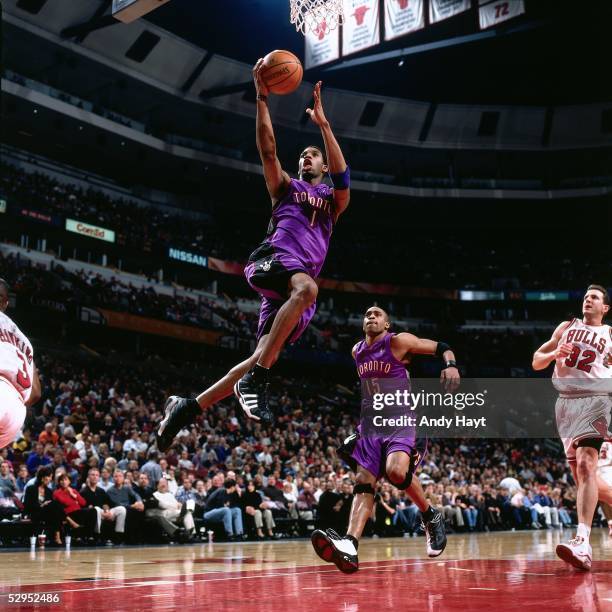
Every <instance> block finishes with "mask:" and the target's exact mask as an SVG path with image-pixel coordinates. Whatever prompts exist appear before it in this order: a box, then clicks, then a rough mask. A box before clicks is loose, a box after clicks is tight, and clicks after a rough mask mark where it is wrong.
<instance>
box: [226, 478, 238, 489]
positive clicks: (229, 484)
mask: <svg viewBox="0 0 612 612" xmlns="http://www.w3.org/2000/svg"><path fill="white" fill-rule="evenodd" d="M223 486H224V487H225V488H226V489H231V488H232V487H235V486H236V481H235V480H234V479H233V478H228V479H227V480H226V481H225V483H224V484H223Z"/></svg>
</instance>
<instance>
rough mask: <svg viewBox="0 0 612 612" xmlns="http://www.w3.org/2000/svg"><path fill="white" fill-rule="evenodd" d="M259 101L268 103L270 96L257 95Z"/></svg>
mask: <svg viewBox="0 0 612 612" xmlns="http://www.w3.org/2000/svg"><path fill="white" fill-rule="evenodd" d="M257 99H258V100H259V101H260V102H267V100H268V96H264V95H263V94H257Z"/></svg>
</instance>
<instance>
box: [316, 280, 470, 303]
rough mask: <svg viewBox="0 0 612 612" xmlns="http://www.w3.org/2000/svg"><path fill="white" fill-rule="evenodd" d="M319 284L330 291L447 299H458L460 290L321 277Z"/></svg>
mask: <svg viewBox="0 0 612 612" xmlns="http://www.w3.org/2000/svg"><path fill="white" fill-rule="evenodd" d="M318 285H319V287H320V288H321V289H328V290H329V291H344V292H346V293H368V294H375V295H404V296H409V297H428V298H436V299H445V300H456V299H457V298H458V292H457V291H456V290H455V289H430V288H427V287H405V286H402V285H390V284H387V283H359V282H355V281H340V280H331V279H328V278H320V279H319V281H318Z"/></svg>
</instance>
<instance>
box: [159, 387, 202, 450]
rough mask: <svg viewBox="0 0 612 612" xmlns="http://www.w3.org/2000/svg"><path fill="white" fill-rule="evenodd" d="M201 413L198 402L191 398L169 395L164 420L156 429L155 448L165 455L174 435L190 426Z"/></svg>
mask: <svg viewBox="0 0 612 612" xmlns="http://www.w3.org/2000/svg"><path fill="white" fill-rule="evenodd" d="M200 413H201V409H200V406H199V404H198V402H197V401H196V400H195V399H193V398H187V397H178V396H177V395H171V396H170V397H169V398H168V399H167V400H166V403H165V405H164V418H163V419H162V420H161V421H160V423H159V427H158V428H157V448H158V449H159V451H160V452H162V453H165V452H166V451H167V450H168V449H169V448H170V446H172V442H173V440H174V438H175V436H176V434H177V433H178V432H179V431H181V429H183V427H185V426H187V425H191V424H192V423H193V422H194V421H195V420H196V418H197V417H198V415H199V414H200Z"/></svg>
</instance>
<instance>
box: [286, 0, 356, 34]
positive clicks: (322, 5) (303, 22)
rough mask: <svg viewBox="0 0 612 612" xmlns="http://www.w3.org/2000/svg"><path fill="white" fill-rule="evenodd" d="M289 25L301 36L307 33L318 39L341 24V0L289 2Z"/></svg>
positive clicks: (294, 0)
mask: <svg viewBox="0 0 612 612" xmlns="http://www.w3.org/2000/svg"><path fill="white" fill-rule="evenodd" d="M289 3H290V5H291V23H292V24H293V25H295V29H296V30H297V31H298V32H301V33H302V34H306V32H307V31H309V30H310V31H311V32H313V33H315V34H316V35H317V36H318V37H319V38H322V37H323V36H325V35H326V34H327V33H328V32H329V31H330V30H333V29H334V28H337V27H338V26H339V25H341V24H342V21H343V19H344V13H343V10H342V0H289Z"/></svg>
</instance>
